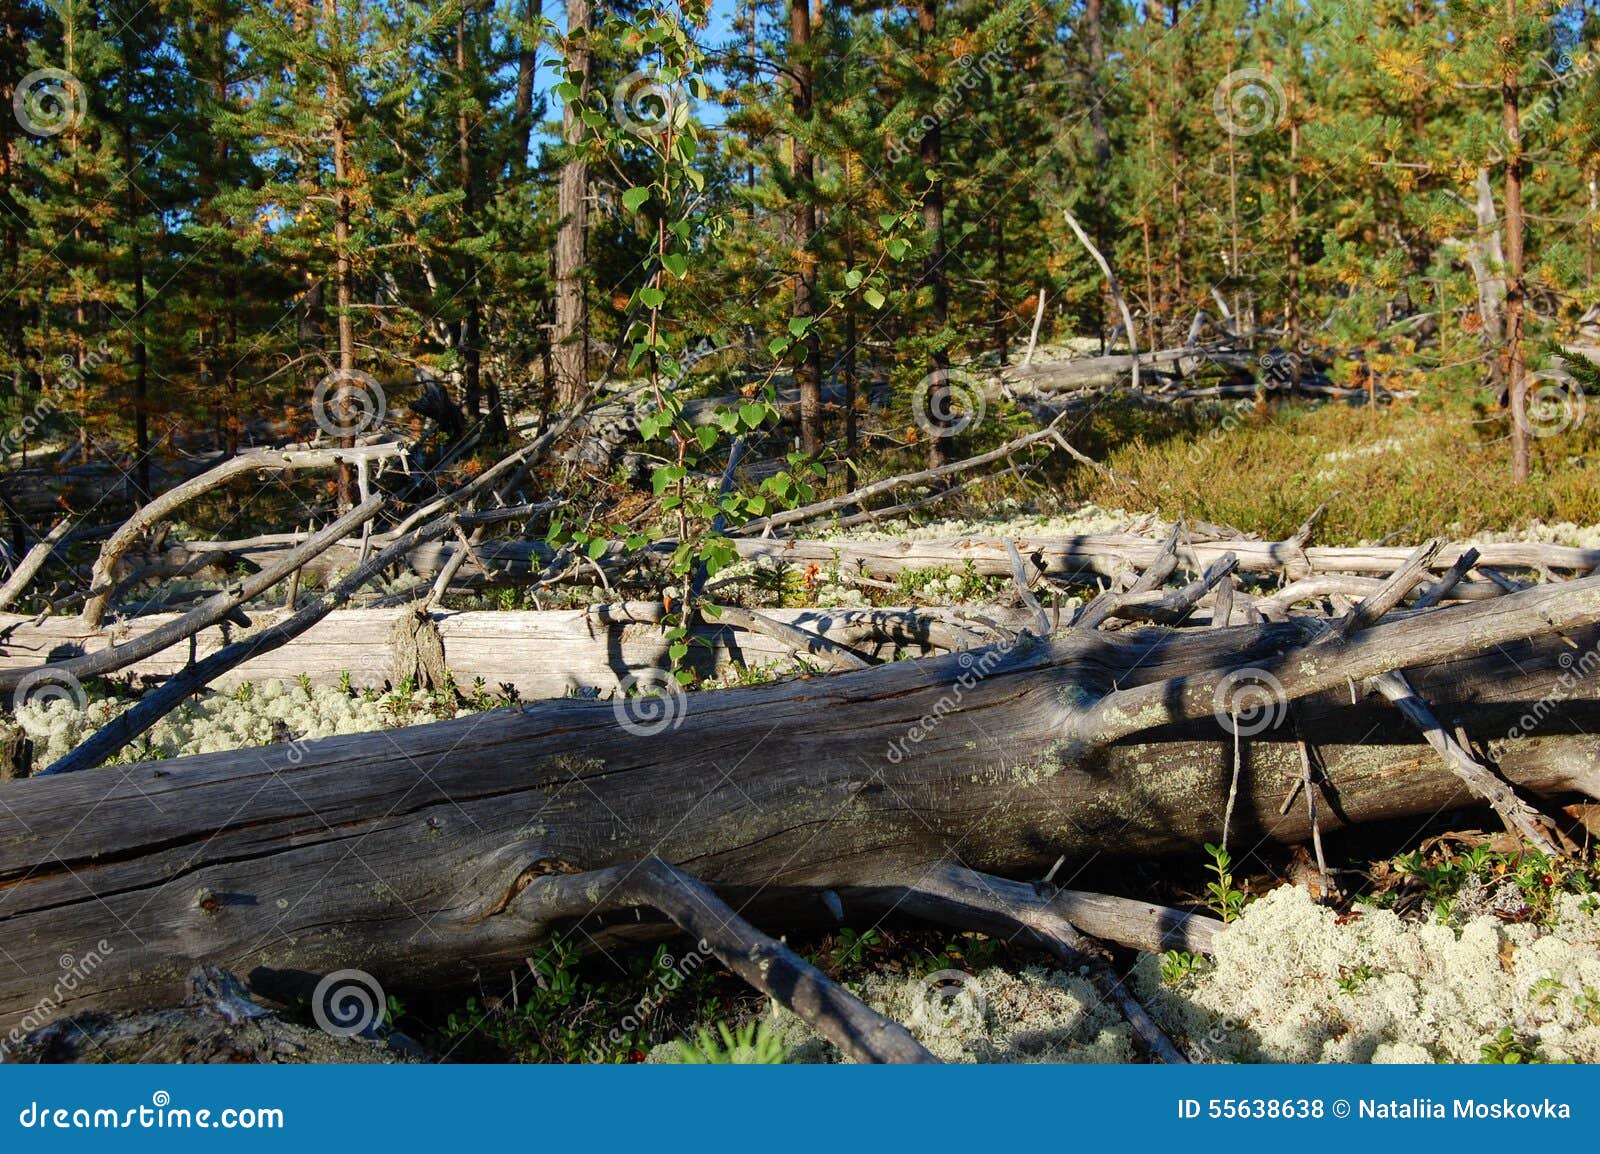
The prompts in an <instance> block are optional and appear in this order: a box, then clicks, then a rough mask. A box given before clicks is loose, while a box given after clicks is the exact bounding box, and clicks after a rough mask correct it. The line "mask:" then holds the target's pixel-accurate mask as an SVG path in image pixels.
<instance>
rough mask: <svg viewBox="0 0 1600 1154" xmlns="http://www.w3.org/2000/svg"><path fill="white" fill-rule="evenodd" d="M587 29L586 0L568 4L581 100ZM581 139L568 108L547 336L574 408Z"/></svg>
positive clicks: (581, 376)
mask: <svg viewBox="0 0 1600 1154" xmlns="http://www.w3.org/2000/svg"><path fill="white" fill-rule="evenodd" d="M589 25H590V15H589V0H567V30H568V39H567V41H566V53H567V67H568V68H569V69H570V70H571V71H573V72H581V73H582V74H583V82H582V83H581V84H580V85H579V87H580V88H581V89H582V91H583V94H584V96H587V95H588V93H589V84H590V78H589V66H590V54H589V42H588V40H587V39H584V38H582V37H579V38H577V39H573V38H572V33H573V32H575V31H577V30H580V29H582V30H585V31H587V30H588V28H589ZM583 135H584V128H583V121H582V120H580V119H579V117H578V114H577V112H576V110H575V109H574V108H573V107H572V105H571V104H570V103H569V104H568V105H567V107H566V109H565V111H564V112H563V113H562V136H563V139H564V141H565V143H566V148H567V155H566V158H565V160H564V161H563V162H562V165H561V184H560V187H559V189H558V191H557V211H558V212H559V213H560V215H561V224H560V227H559V228H558V230H557V232H556V253H555V259H556V269H555V281H556V293H555V296H556V323H555V330H554V332H553V333H552V334H551V343H552V345H553V346H554V352H553V358H552V359H553V360H554V362H555V371H556V401H557V403H559V404H561V405H564V406H570V405H575V404H578V403H579V402H580V401H582V400H583V398H584V396H585V395H587V393H588V391H589V310H588V300H587V297H586V295H585V293H584V280H583V277H584V266H585V264H586V263H587V261H588V251H587V250H588V230H589V200H588V196H589V166H588V163H587V162H586V161H585V160H584V158H583V154H582V152H581V151H580V145H581V143H582V141H583Z"/></svg>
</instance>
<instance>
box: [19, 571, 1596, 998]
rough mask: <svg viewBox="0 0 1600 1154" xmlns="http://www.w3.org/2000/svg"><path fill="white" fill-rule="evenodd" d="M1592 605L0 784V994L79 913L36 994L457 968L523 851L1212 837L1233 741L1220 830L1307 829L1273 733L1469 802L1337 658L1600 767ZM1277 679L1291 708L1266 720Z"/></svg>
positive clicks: (605, 936) (1265, 637) (499, 718)
mask: <svg viewBox="0 0 1600 1154" xmlns="http://www.w3.org/2000/svg"><path fill="white" fill-rule="evenodd" d="M1233 544H1235V545H1237V544H1238V542H1234V543H1233ZM1597 625H1600V578H1589V579H1585V580H1578V581H1573V582H1569V583H1565V584H1560V585H1554V586H1542V587H1538V588H1534V589H1529V590H1525V591H1522V592H1519V593H1514V594H1508V595H1507V596H1505V597H1503V598H1499V599H1497V600H1496V601H1494V602H1475V603H1465V604H1459V605H1452V606H1447V607H1443V608H1439V609H1431V610H1425V611H1421V612H1415V613H1412V614H1410V615H1409V616H1406V617H1404V618H1402V619H1399V620H1394V621H1388V622H1384V623H1381V624H1378V625H1375V626H1373V627H1371V628H1368V629H1364V630H1361V631H1359V632H1356V633H1354V634H1353V635H1351V636H1350V637H1348V638H1346V639H1345V640H1344V641H1343V642H1341V643H1340V644H1338V645H1336V646H1330V645H1322V646H1318V647H1315V648H1312V649H1308V648H1307V643H1308V638H1309V630H1308V629H1307V628H1306V627H1305V626H1303V625H1302V624H1299V623H1295V622H1290V623H1286V624H1261V625H1243V626H1233V627H1229V628H1219V629H1208V630H1197V631H1171V630H1153V629H1138V630H1133V629H1130V630H1127V631H1124V632H1119V633H1115V634H1107V633H1104V632H1088V631H1084V632H1078V631H1072V632H1070V633H1068V634H1067V635H1066V636H1065V637H1064V638H1062V639H1060V640H1057V641H1053V642H1036V641H1022V642H1017V643H1012V644H1009V645H1000V646H994V647H990V648H986V649H980V650H972V651H967V652H962V653H957V654H952V655H949V656H945V657H939V658H931V659H926V660H921V661H902V662H895V663H891V664H888V665H885V666H882V667H879V668H874V669H868V670H863V671H860V672H854V673H845V674H839V675H835V676H830V677H826V678H808V679H803V680H797V681H792V682H788V683H784V684H780V685H775V686H764V687H756V688H749V689H737V690H726V691H719V692H714V693H703V694H688V695H685V694H680V693H677V692H676V691H670V692H669V693H668V694H667V695H666V696H663V697H657V698H626V699H619V700H617V701H613V702H590V701H578V700H566V701H551V702H543V703H540V704H537V705H533V706H527V707H522V708H514V709H507V710H500V711H495V712H491V713H486V714H481V715H477V716H471V717H465V718H460V719H457V720H454V721H447V722H442V723H439V724H436V725H429V726H420V727H416V728H413V729H408V730H406V731H404V733H403V734H397V733H395V732H393V731H390V732H382V733H374V734H363V735H357V736H350V737H341V738H332V739H328V740H325V741H317V742H310V743H302V744H299V745H298V746H297V747H295V748H293V749H289V748H286V747H282V746H275V747H268V748H264V749H249V750H242V751H237V752H232V753H225V754H213V755H206V756H201V757H193V758H185V759H181V760H176V761H168V762H157V763H151V764H146V765H139V766H132V767H120V768H118V769H116V770H105V771H91V772H85V773H79V774H68V775H63V776H60V777H54V778H48V779H41V780H34V781H20V782H12V783H8V784H5V785H0V812H3V813H4V815H5V816H4V817H3V818H0V936H3V940H4V942H5V948H6V951H7V953H8V955H10V958H11V960H12V962H13V963H14V964H12V965H8V966H6V967H0V1027H4V1028H11V1027H13V1026H15V1025H16V1024H17V1023H18V1022H19V1021H20V1020H21V1019H22V1018H24V1017H25V1016H27V1015H29V1014H30V1013H35V1012H37V1010H38V1007H39V1005H40V999H41V996H42V995H43V994H44V993H46V992H47V988H48V986H49V983H50V981H51V979H52V977H53V976H54V975H55V973H56V972H57V965H56V959H57V957H58V956H59V955H60V954H61V953H62V952H63V950H64V949H67V948H70V946H71V945H72V944H73V943H79V942H85V941H89V942H100V941H104V942H105V943H106V945H107V947H109V948H108V949H106V950H102V951H101V952H102V953H103V954H104V955H105V959H104V961H103V963H102V964H101V965H100V966H98V967H97V968H96V969H95V971H94V972H93V973H92V974H90V975H88V976H87V977H86V978H85V979H84V980H83V981H80V982H78V983H76V984H75V987H74V988H73V989H71V990H64V991H62V992H61V993H60V995H59V997H52V998H51V999H50V1005H49V1006H48V1010H49V1013H50V1014H52V1015H56V1016H59V1015H65V1014H70V1013H74V1012H79V1011H83V1010H111V1009H118V1008H125V1007H134V1006H140V1005H147V1004H149V1003H151V1002H160V1001H163V1000H166V1001H169V1002H172V1001H176V1000H178V999H179V998H181V996H182V993H183V984H184V979H185V975H186V974H187V973H188V972H189V970H190V969H191V968H192V967H193V966H194V965H195V964H213V965H220V966H224V967H227V968H228V969H230V970H232V971H233V972H235V973H237V974H239V976H240V977H241V978H242V979H243V980H245V981H247V982H248V983H250V985H251V986H252V988H266V987H269V986H270V987H274V988H276V989H279V990H282V989H285V988H294V987H297V986H298V987H301V988H308V987H309V985H310V984H311V983H313V982H314V981H315V979H316V977H317V976H318V975H321V974H325V973H328V972H330V971H333V970H337V969H341V968H345V967H351V966H355V967H359V968H361V969H363V970H366V971H368V972H370V973H372V974H374V975H375V976H378V977H379V978H380V979H381V980H382V981H383V982H384V983H385V984H387V985H390V986H392V987H396V988H403V987H404V986H406V985H421V984H431V985H449V984H465V983H469V982H471V981H473V980H474V979H475V978H477V977H479V976H481V975H483V974H486V973H489V972H491V971H493V970H494V969H495V968H497V967H504V966H508V965H514V964H516V962H517V960H518V959H521V958H524V957H526V956H527V954H528V952H529V948H530V945H532V944H533V943H535V942H537V941H539V940H541V939H543V938H547V937H549V936H550V935H551V934H553V933H558V932H560V931H561V930H562V929H563V928H565V927H567V926H569V925H570V920H571V919H570V918H567V917H565V916H564V915H565V914H569V913H571V907H570V906H568V907H563V908H562V910H561V911H559V912H560V913H561V914H562V915H563V916H562V917H557V918H554V919H552V917H551V916H550V914H549V913H548V911H547V910H546V909H545V907H544V905H543V901H542V899H541V898H540V897H539V895H540V894H543V893H547V892H549V887H547V886H544V885H541V884H539V881H540V879H542V878H554V877H559V878H561V880H562V885H561V889H562V890H563V892H572V890H573V889H574V888H576V889H577V890H578V891H582V890H583V885H584V883H583V881H582V880H581V879H582V878H583V875H586V874H587V875H590V877H591V879H593V878H598V877H600V876H603V875H602V874H601V873H600V872H599V871H605V870H608V869H612V868H614V867H617V866H620V865H625V864H628V863H632V862H637V861H641V860H644V859H646V858H649V857H652V856H659V857H661V858H662V859H663V860H665V861H667V862H671V863H673V864H675V865H677V866H679V867H681V868H682V869H684V870H686V871H689V872H691V873H692V874H693V875H694V876H695V877H697V878H699V879H701V880H703V881H704V882H705V883H706V884H707V885H709V886H711V887H712V889H713V890H714V892H715V893H716V894H717V896H718V897H719V898H720V899H721V900H722V901H724V902H726V903H727V904H728V905H729V906H730V907H731V908H732V909H733V910H735V911H737V912H738V914H739V916H740V917H741V918H744V919H746V920H747V921H749V922H750V923H751V924H752V925H755V926H759V927H761V928H762V929H763V930H764V931H765V932H767V933H776V932H782V931H784V930H787V929H791V928H798V927H801V926H804V925H807V924H819V923H823V924H825V923H828V922H831V921H832V920H833V918H834V916H835V915H834V913H833V912H832V911H833V910H834V909H837V908H838V897H837V895H838V894H839V893H841V892H847V891H849V890H851V889H852V888H853V887H855V888H861V887H865V888H867V889H872V888H874V887H882V886H885V885H889V886H909V885H914V884H915V882H916V879H917V878H918V877H920V876H922V875H923V874H924V873H925V872H926V871H927V870H928V869H929V868H931V867H933V866H936V865H938V864H940V863H951V862H952V861H954V863H956V864H959V865H961V866H964V867H966V868H969V869H974V870H978V871H982V872H984V873H988V874H994V875H998V876H1001V877H1011V878H1017V877H1030V876H1032V877H1037V876H1040V875H1041V874H1042V873H1043V872H1044V870H1045V869H1047V868H1048V867H1049V866H1050V865H1051V863H1053V862H1056V861H1057V860H1058V859H1060V858H1062V857H1065V858H1066V859H1067V860H1068V861H1069V862H1074V863H1081V862H1085V861H1087V860H1089V859H1090V858H1104V859H1108V860H1118V859H1121V860H1128V859H1136V858H1140V857H1148V856H1151V855H1156V854H1170V853H1183V854H1194V855H1198V853H1199V846H1200V845H1201V844H1202V843H1203V842H1205V841H1214V840H1217V838H1218V834H1219V830H1220V827H1221V823H1222V818H1223V811H1224V807H1225V806H1226V805H1227V804H1228V798H1229V786H1230V782H1231V781H1232V780H1233V779H1234V749H1235V747H1236V742H1239V745H1240V747H1242V752H1243V754H1244V757H1243V762H1242V772H1241V773H1240V774H1239V777H1238V796H1237V798H1236V802H1235V807H1234V813H1233V819H1232V820H1233V824H1234V829H1235V831H1237V833H1238V834H1239V835H1240V836H1241V837H1244V838H1249V839H1275V840H1278V841H1299V840H1301V839H1303V838H1305V837H1307V836H1308V834H1309V832H1310V824H1309V819H1308V817H1307V815H1306V814H1305V813H1304V812H1303V811H1300V810H1299V809H1298V808H1297V809H1295V811H1294V812H1291V813H1288V814H1280V813H1279V812H1278V807H1279V802H1280V800H1281V798H1282V797H1283V794H1284V792H1285V787H1286V786H1287V785H1288V784H1289V783H1290V782H1292V781H1294V780H1296V779H1298V778H1299V777H1300V775H1301V773H1302V769H1301V764H1300V755H1299V746H1298V742H1299V741H1302V740H1303V741H1305V742H1306V743H1307V744H1308V745H1310V746H1312V747H1313V748H1314V749H1315V751H1316V754H1317V759H1318V762H1319V764H1320V765H1321V766H1322V768H1323V775H1322V778H1321V781H1320V784H1321V786H1322V788H1323V790H1324V796H1325V797H1326V799H1327V802H1328V804H1327V810H1326V812H1325V813H1323V814H1322V815H1321V817H1320V821H1321V829H1322V832H1323V833H1324V834H1326V833H1327V832H1328V831H1330V830H1333V829H1337V828H1340V827H1342V826H1348V825H1352V824H1357V823H1362V822H1369V821H1375V820H1381V819H1387V818H1399V817H1409V816H1416V815H1432V814H1435V813H1437V812H1439V811H1440V810H1441V809H1444V808H1449V807H1458V806H1466V805H1472V804H1475V803H1476V796H1475V794H1474V793H1473V792H1472V791H1471V790H1470V789H1469V788H1468V787H1467V786H1466V785H1465V784H1464V783H1463V782H1462V781H1461V780H1460V779H1459V778H1458V777H1457V776H1456V775H1455V774H1454V773H1452V772H1451V771H1450V769H1449V768H1448V767H1446V766H1445V765H1443V764H1442V763H1441V762H1440V760H1439V759H1438V758H1437V757H1436V756H1435V755H1434V753H1433V752H1432V750H1430V749H1428V747H1427V746H1426V745H1425V744H1423V743H1422V739H1421V737H1420V736H1419V735H1418V734H1417V732H1416V731H1415V729H1414V727H1413V726H1412V725H1411V724H1410V723H1409V722H1408V721H1407V720H1406V719H1405V718H1404V717H1403V716H1402V715H1401V714H1400V713H1399V712H1398V711H1396V710H1395V709H1394V708H1393V706H1391V705H1389V704H1388V703H1387V702H1385V701H1383V700H1381V699H1380V698H1379V697H1377V696H1370V697H1365V698H1362V699H1361V700H1360V701H1358V702H1355V703H1352V701H1351V699H1350V694H1349V690H1348V680H1347V679H1348V678H1355V679H1357V680H1358V681H1359V680H1360V679H1364V678H1366V677H1371V676H1376V675H1378V674H1380V673H1382V672H1387V671H1389V670H1392V669H1396V668H1403V669H1405V671H1406V676H1407V680H1408V682H1409V683H1410V684H1411V685H1412V686H1413V687H1414V688H1415V690H1416V692H1417V693H1418V694H1419V695H1421V696H1423V697H1425V699H1426V700H1427V701H1428V702H1429V703H1430V705H1431V706H1432V708H1433V711H1434V713H1435V714H1436V716H1438V717H1439V718H1440V719H1441V720H1442V721H1444V722H1445V723H1446V724H1449V725H1451V726H1452V727H1455V726H1464V727H1465V729H1466V730H1468V731H1469V736H1470V738H1471V739H1472V740H1473V742H1474V744H1475V745H1476V746H1477V747H1479V748H1482V749H1484V750H1485V751H1486V754H1487V759H1488V763H1489V764H1491V765H1492V766H1493V767H1494V769H1495V771H1497V772H1498V773H1499V774H1501V775H1502V776H1503V777H1504V778H1505V779H1506V780H1507V781H1509V782H1510V783H1511V784H1512V785H1514V786H1515V787H1516V788H1517V789H1518V790H1519V792H1522V793H1523V794H1524V795H1546V796H1548V795H1561V794H1566V793H1583V794H1586V795H1588V796H1590V797H1600V748H1597V743H1596V742H1595V741H1594V740H1593V739H1592V738H1589V737H1587V736H1584V735H1585V734H1587V733H1592V732H1594V731H1595V730H1596V727H1597V726H1600V700H1597V697H1596V693H1595V686H1594V685H1593V684H1590V683H1589V682H1587V681H1585V680H1583V679H1582V678H1577V677H1576V676H1575V675H1574V674H1573V673H1572V672H1571V670H1570V668H1569V667H1570V666H1571V665H1572V656H1571V654H1572V653H1573V652H1574V650H1572V649H1571V648H1570V646H1571V645H1576V646H1578V647H1579V648H1578V650H1577V652H1581V653H1584V654H1585V655H1586V656H1585V659H1584V661H1583V662H1580V664H1579V666H1578V668H1579V669H1581V670H1583V671H1584V672H1585V674H1587V672H1589V671H1590V670H1591V664H1590V662H1589V657H1588V655H1590V654H1592V653H1593V652H1594V651H1595V647H1596V646H1597V645H1600V628H1597ZM1563 656H1565V657H1566V660H1565V661H1563V660H1562V658H1563ZM1252 672H1253V674H1254V675H1255V676H1257V677H1258V678H1263V679H1265V678H1270V679H1272V681H1275V682H1276V683H1277V684H1278V685H1279V686H1280V688H1281V696H1280V697H1276V698H1271V699H1269V700H1268V701H1267V702H1266V703H1265V704H1266V705H1267V706H1268V707H1269V708H1267V709H1265V711H1264V712H1265V715H1266V717H1265V720H1266V722H1267V723H1264V724H1260V725H1257V724H1256V723H1255V721H1256V720H1258V719H1254V718H1253V720H1252V722H1251V728H1250V732H1249V734H1248V736H1247V737H1246V738H1245V739H1244V740H1243V741H1239V739H1238V738H1236V737H1234V736H1233V735H1232V734H1230V733H1228V732H1227V731H1226V730H1225V729H1224V728H1223V724H1224V719H1227V720H1228V721H1230V722H1232V723H1233V724H1234V725H1235V726H1236V727H1237V726H1239V725H1240V724H1241V723H1242V722H1243V721H1244V718H1245V713H1244V712H1243V711H1241V710H1239V709H1238V708H1237V707H1236V706H1235V704H1234V703H1233V702H1231V701H1228V700H1227V699H1226V698H1225V697H1224V691H1225V690H1227V689H1228V687H1229V686H1230V685H1231V684H1235V683H1236V682H1237V679H1238V678H1239V677H1240V676H1241V675H1242V674H1246V673H1252ZM1272 681H1264V682H1263V683H1265V684H1271V683H1272ZM1290 700H1293V701H1294V702H1295V724H1294V726H1292V727H1291V726H1282V725H1274V724H1270V723H1271V722H1272V721H1273V720H1274V719H1276V720H1277V721H1280V722H1281V720H1282V713H1283V712H1284V711H1285V707H1286V705H1287V703H1288V701H1290ZM1534 703H1538V708H1537V713H1536V716H1537V719H1538V720H1537V721H1530V720H1529V719H1528V717H1527V716H1525V715H1529V714H1531V713H1533V711H1534ZM1514 730H1515V731H1516V736H1515V737H1512V736H1510V735H1511V734H1512V732H1513V731H1514ZM291 755H292V756H291ZM1237 844H1251V841H1240V842H1239V843H1237ZM829 894H833V895H834V897H833V899H832V901H831V902H830V900H829V898H828V895H829ZM602 897H603V895H602V894H599V893H596V894H595V895H594V900H593V903H592V905H593V907H594V908H595V909H596V910H598V911H600V912H597V913H596V914H595V915H594V916H592V917H585V918H584V919H583V923H584V932H585V933H586V934H588V935H589V936H590V937H591V938H593V939H594V941H595V942H597V943H600V944H605V943H609V942H618V943H620V942H628V941H641V940H648V939H650V938H659V937H661V936H664V935H666V934H669V933H670V932H671V931H670V926H669V924H668V923H667V922H665V921H663V920H662V919H660V918H659V917H651V916H648V915H646V914H645V913H643V911H639V910H631V909H630V910H626V911H617V912H607V911H604V910H603V909H602V907H603V904H604V903H603V902H602V901H601V898H602ZM1067 916H1068V918H1069V919H1070V917H1071V915H1070V914H1068V915H1067ZM1080 928H1082V929H1085V930H1086V931H1087V932H1100V931H1096V930H1092V929H1090V928H1089V927H1087V926H1082V925H1080ZM580 940H581V939H580ZM275 996H277V995H275Z"/></svg>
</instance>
